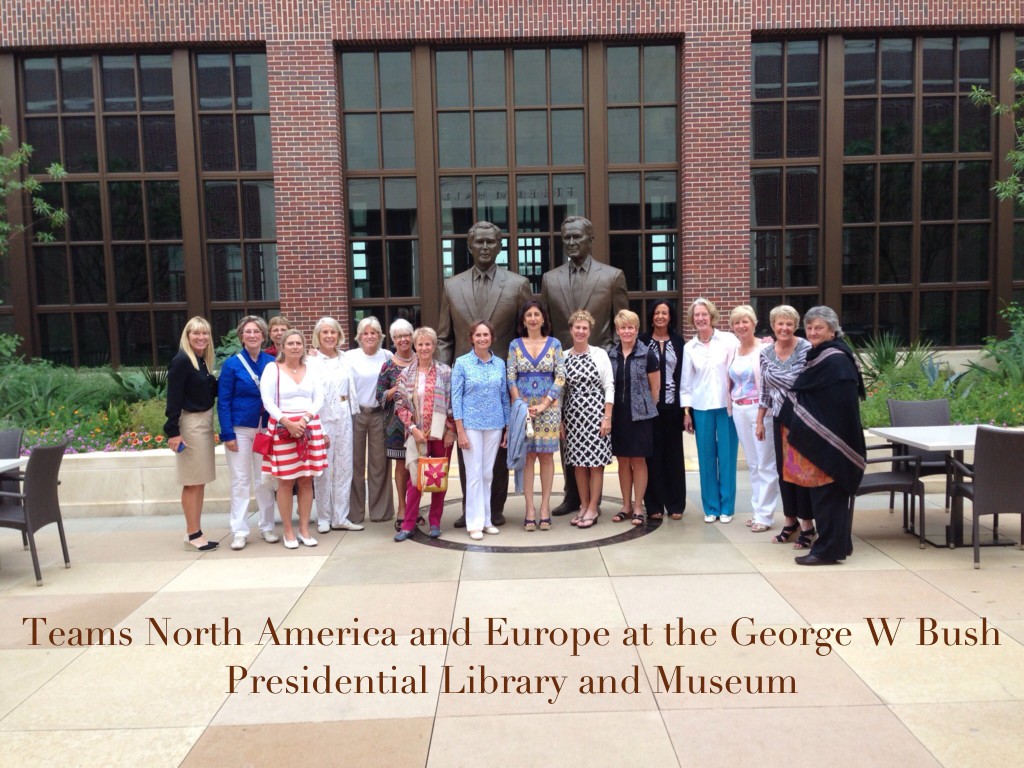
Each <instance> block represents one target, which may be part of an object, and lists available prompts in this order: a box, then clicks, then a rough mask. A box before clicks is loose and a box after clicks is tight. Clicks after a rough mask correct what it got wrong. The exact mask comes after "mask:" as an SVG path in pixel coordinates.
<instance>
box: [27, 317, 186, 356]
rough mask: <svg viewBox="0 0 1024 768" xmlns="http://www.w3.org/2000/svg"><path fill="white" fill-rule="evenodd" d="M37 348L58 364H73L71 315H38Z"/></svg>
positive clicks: (42, 354)
mask: <svg viewBox="0 0 1024 768" xmlns="http://www.w3.org/2000/svg"><path fill="white" fill-rule="evenodd" d="M175 348H177V346H175ZM39 349H40V353H41V356H42V357H45V358H46V359H47V360H52V361H53V362H55V363H57V364H58V365H74V364H75V352H74V345H73V343H72V336H71V315H40V316H39ZM168 359H170V358H168Z"/></svg>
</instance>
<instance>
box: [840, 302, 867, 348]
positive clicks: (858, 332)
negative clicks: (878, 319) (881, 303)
mask: <svg viewBox="0 0 1024 768" xmlns="http://www.w3.org/2000/svg"><path fill="white" fill-rule="evenodd" d="M841 320H842V324H843V333H845V334H846V335H847V336H848V337H850V339H852V340H853V341H854V343H856V344H862V343H863V342H864V340H865V339H866V338H867V337H870V336H873V335H874V333H875V294H873V293H846V294H843V315H842V318H841Z"/></svg>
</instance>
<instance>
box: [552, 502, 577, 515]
mask: <svg viewBox="0 0 1024 768" xmlns="http://www.w3.org/2000/svg"><path fill="white" fill-rule="evenodd" d="M579 508H580V502H579V499H577V500H576V503H575V504H573V503H572V499H566V500H565V501H563V502H562V503H561V504H559V505H558V506H557V507H555V508H554V509H552V510H551V515H552V517H561V516H562V515H568V514H572V513H573V512H575V511H576V510H578V509H579Z"/></svg>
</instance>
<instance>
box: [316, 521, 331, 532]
mask: <svg viewBox="0 0 1024 768" xmlns="http://www.w3.org/2000/svg"><path fill="white" fill-rule="evenodd" d="M316 532H317V533H330V532H331V524H330V523H329V522H327V521H326V520H321V521H320V522H319V523H317V524H316Z"/></svg>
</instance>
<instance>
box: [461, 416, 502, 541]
mask: <svg viewBox="0 0 1024 768" xmlns="http://www.w3.org/2000/svg"><path fill="white" fill-rule="evenodd" d="M502 431H503V430H500V429H467V430H466V437H468V438H469V450H468V451H463V452H462V459H463V461H464V462H465V464H466V530H467V531H482V530H483V529H484V528H487V527H488V526H490V525H491V483H492V482H493V480H494V457H495V456H497V455H498V448H499V447H500V446H501V433H502Z"/></svg>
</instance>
